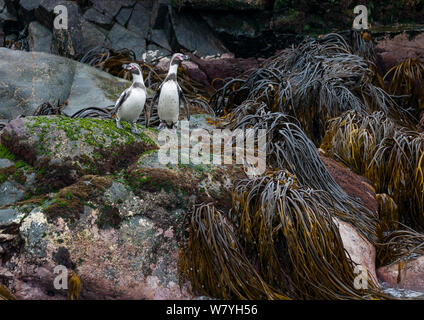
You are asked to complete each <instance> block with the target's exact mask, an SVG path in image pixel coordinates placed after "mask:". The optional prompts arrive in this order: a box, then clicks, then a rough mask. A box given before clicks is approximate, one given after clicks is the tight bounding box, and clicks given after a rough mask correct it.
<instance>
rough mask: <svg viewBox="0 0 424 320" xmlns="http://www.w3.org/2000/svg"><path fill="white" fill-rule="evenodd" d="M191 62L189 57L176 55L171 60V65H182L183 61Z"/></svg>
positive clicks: (180, 54)
mask: <svg viewBox="0 0 424 320" xmlns="http://www.w3.org/2000/svg"><path fill="white" fill-rule="evenodd" d="M187 60H190V58H189V56H187V55H185V54H182V53H175V54H174V55H173V56H172V59H171V65H174V64H181V62H183V61H187Z"/></svg>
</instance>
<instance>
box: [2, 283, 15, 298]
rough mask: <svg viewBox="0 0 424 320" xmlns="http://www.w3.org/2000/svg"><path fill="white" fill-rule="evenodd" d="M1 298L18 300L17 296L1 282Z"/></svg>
mask: <svg viewBox="0 0 424 320" xmlns="http://www.w3.org/2000/svg"><path fill="white" fill-rule="evenodd" d="M0 300H16V298H15V297H14V296H13V294H12V293H11V292H10V291H9V290H8V289H7V288H6V287H5V286H3V285H2V284H0Z"/></svg>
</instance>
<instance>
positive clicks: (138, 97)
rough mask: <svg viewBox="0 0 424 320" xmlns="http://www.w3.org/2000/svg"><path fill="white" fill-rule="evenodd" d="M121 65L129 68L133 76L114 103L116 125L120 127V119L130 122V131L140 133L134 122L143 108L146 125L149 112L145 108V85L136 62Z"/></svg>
mask: <svg viewBox="0 0 424 320" xmlns="http://www.w3.org/2000/svg"><path fill="white" fill-rule="evenodd" d="M122 67H123V68H124V69H126V70H129V71H130V72H131V74H132V76H133V82H132V85H131V87H129V88H128V89H126V90H125V91H124V92H122V93H121V95H120V97H119V98H118V100H117V101H116V103H115V109H114V110H113V113H114V114H116V127H117V128H118V129H122V125H121V120H123V121H128V122H131V124H132V129H131V132H132V133H135V134H140V132H139V131H138V129H137V126H136V122H137V120H138V118H139V117H140V115H141V113H142V111H143V109H144V113H145V117H146V127H147V125H148V122H149V112H148V110H147V108H146V97H147V92H146V86H145V85H144V80H143V73H142V72H141V69H140V66H139V65H138V64H137V63H130V64H124V65H122Z"/></svg>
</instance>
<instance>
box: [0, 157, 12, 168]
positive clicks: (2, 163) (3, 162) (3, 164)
mask: <svg viewBox="0 0 424 320" xmlns="http://www.w3.org/2000/svg"><path fill="white" fill-rule="evenodd" d="M10 166H13V162H12V161H10V160H9V159H0V169H4V168H8V167H10Z"/></svg>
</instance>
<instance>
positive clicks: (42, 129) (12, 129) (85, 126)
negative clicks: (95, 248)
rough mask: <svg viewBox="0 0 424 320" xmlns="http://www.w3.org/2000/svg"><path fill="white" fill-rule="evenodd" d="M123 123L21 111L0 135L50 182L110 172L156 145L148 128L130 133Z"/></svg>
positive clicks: (64, 182) (48, 184)
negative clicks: (27, 114) (21, 115)
mask: <svg viewBox="0 0 424 320" xmlns="http://www.w3.org/2000/svg"><path fill="white" fill-rule="evenodd" d="M124 125H125V129H117V128H116V125H115V122H114V121H113V120H100V119H70V118H67V117H64V116H40V117H26V118H19V119H15V120H12V121H10V122H9V124H8V125H7V126H6V127H5V128H4V129H3V131H2V134H1V136H0V140H1V144H2V145H3V146H4V147H6V148H8V150H10V151H11V152H12V153H13V154H15V155H16V156H17V157H18V158H20V159H23V160H25V161H26V162H27V163H29V164H30V165H33V166H35V167H36V168H37V169H38V170H42V171H43V172H44V177H43V179H45V185H46V187H48V188H54V187H55V186H56V187H60V186H64V185H68V184H70V183H73V182H75V181H76V180H77V179H78V178H79V177H80V176H82V175H83V174H96V173H101V174H110V173H112V172H114V171H116V170H118V169H119V168H122V167H125V166H128V165H129V164H131V163H132V162H133V161H135V160H136V158H137V156H138V155H139V154H142V153H143V152H146V151H149V150H152V149H155V148H156V144H155V142H154V141H153V140H152V139H151V137H150V136H151V135H152V131H151V130H143V132H142V134H141V135H135V134H133V133H132V132H131V131H130V125H129V124H127V123H124Z"/></svg>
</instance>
